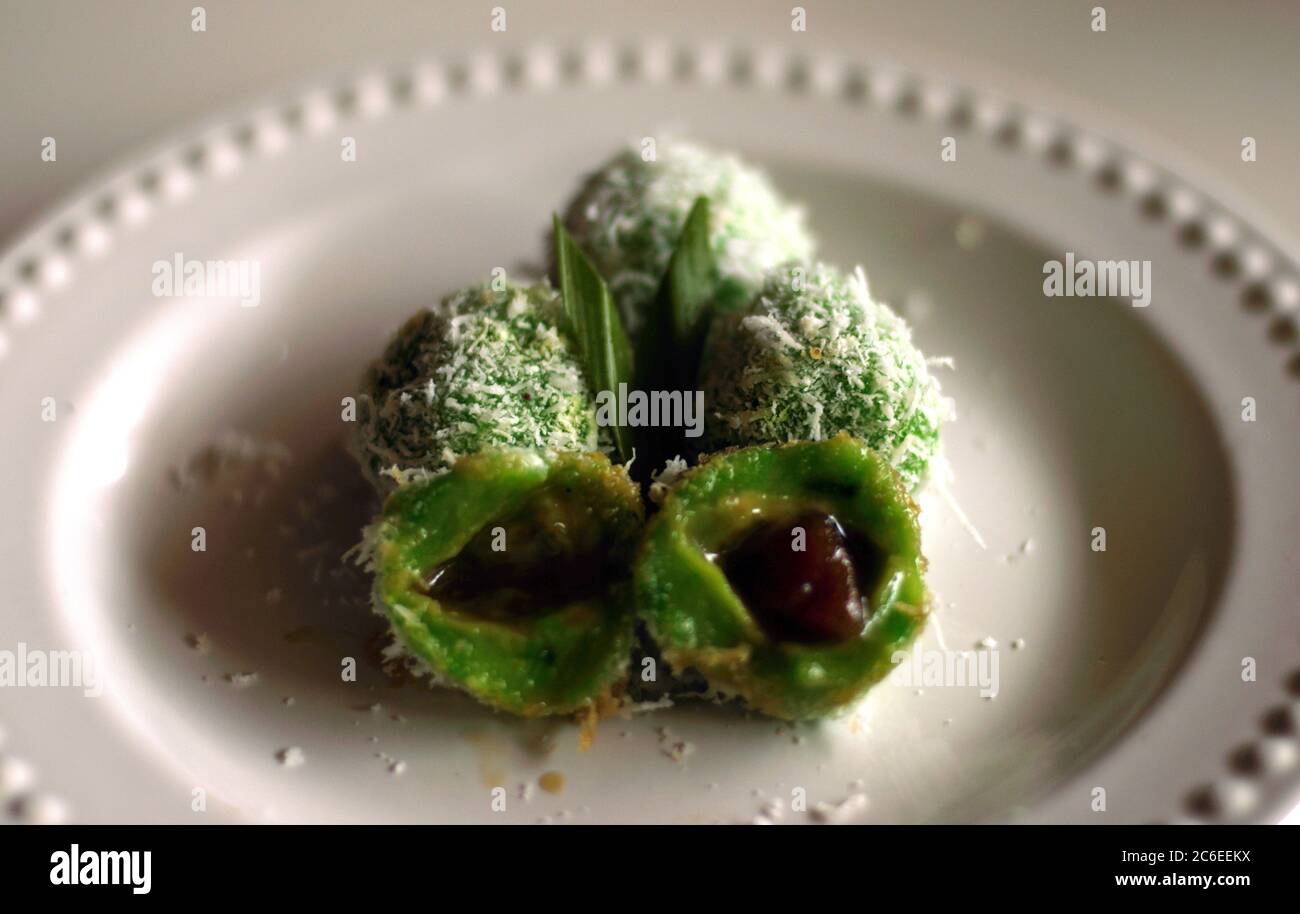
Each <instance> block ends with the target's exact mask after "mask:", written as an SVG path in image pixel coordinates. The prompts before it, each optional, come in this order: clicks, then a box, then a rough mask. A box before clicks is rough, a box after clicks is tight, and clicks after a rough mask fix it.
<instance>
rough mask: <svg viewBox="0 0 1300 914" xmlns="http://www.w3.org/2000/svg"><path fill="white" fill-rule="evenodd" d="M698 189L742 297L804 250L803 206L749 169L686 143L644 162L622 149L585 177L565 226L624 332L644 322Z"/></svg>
mask: <svg viewBox="0 0 1300 914" xmlns="http://www.w3.org/2000/svg"><path fill="white" fill-rule="evenodd" d="M699 196H705V197H708V198H709V208H710V209H709V212H710V221H711V223H712V224H711V226H710V240H711V241H712V245H713V252H714V256H715V257H716V259H717V264H718V268H719V271H720V273H721V274H722V276H723V277H726V278H730V279H732V280H734V281H736V282H737V283H739V284H740V285H741V286H742V288H743V289H744V290H745V292H746V294H745V295H744V297H745V298H748V297H749V295H750V294H752V293H753V292H754V291H755V290H756V289H757V288H758V284H759V282H760V281H761V279H762V276H763V274H764V272H766V271H767V270H768V269H770V268H771V267H774V266H776V265H778V264H781V263H785V262H787V261H791V260H796V261H802V260H807V259H809V258H811V257H812V256H813V248H814V245H813V240H812V237H811V236H810V235H809V233H808V230H807V229H806V228H805V227H804V214H803V209H802V208H801V207H798V206H795V205H793V204H790V203H788V202H786V201H785V200H783V199H782V198H781V197H780V196H779V195H778V194H777V192H776V190H775V189H774V188H773V187H772V184H771V182H770V181H769V180H768V178H767V176H766V175H765V174H764V173H763V172H762V171H760V170H758V169H757V168H754V167H752V166H750V165H747V164H745V163H744V162H742V161H741V160H740V159H739V158H737V157H736V156H734V155H730V154H727V153H720V152H715V151H713V150H710V149H706V148H704V147H702V146H697V145H695V144H693V143H685V142H668V141H665V142H661V143H659V144H658V147H657V150H656V158H655V161H653V162H647V161H645V160H644V159H643V158H642V155H641V151H640V149H639V148H638V147H631V148H628V149H626V150H624V151H622V152H620V153H619V154H618V155H616V156H614V158H613V159H611V160H610V161H609V162H608V163H606V164H605V165H604V166H603V167H602V168H600V169H599V170H598V171H597V172H596V173H595V174H593V175H592V176H591V177H589V178H588V179H587V181H586V182H585V184H584V185H583V187H582V188H581V189H580V190H579V192H578V194H577V196H576V197H575V198H574V199H573V201H572V202H571V203H570V204H569V207H568V211H567V213H566V216H565V227H566V228H567V229H568V230H569V233H570V234H571V235H572V236H573V238H574V240H575V241H577V243H578V244H579V246H581V247H582V249H583V250H584V251H585V252H586V253H587V256H589V257H590V258H591V259H592V262H593V263H594V264H595V266H596V269H597V270H599V271H600V274H601V275H602V276H603V277H604V278H605V281H606V282H607V283H608V284H609V288H610V291H611V292H612V293H613V295H614V298H615V299H616V300H617V301H618V304H619V309H620V310H621V311H622V313H623V320H624V323H625V324H626V326H627V330H628V333H629V334H635V333H636V332H637V330H638V329H639V328H640V327H641V325H642V324H643V323H644V315H645V311H646V308H647V307H648V305H649V303H650V302H651V301H652V300H653V298H654V295H655V291H656V290H657V289H658V286H659V282H660V280H661V279H662V278H663V274H664V271H665V270H666V269H667V268H668V260H669V258H670V257H671V256H672V252H673V248H674V247H675V246H676V244H677V239H678V236H679V235H680V234H681V231H682V226H683V225H684V224H685V223H686V217H687V215H688V214H689V213H690V210H691V206H692V205H693V204H694V203H695V199H696V197H699Z"/></svg>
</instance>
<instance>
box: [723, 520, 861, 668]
mask: <svg viewBox="0 0 1300 914" xmlns="http://www.w3.org/2000/svg"><path fill="white" fill-rule="evenodd" d="M799 530H802V531H803V533H802V536H798V535H797V534H798V532H799ZM799 545H802V546H803V548H802V549H799V548H798V546H799ZM885 559H886V556H885V553H884V552H883V551H882V550H881V549H880V547H878V546H877V545H876V544H875V543H873V542H872V541H871V540H870V539H869V538H868V537H866V536H863V535H862V534H860V533H858V532H856V531H853V530H847V531H846V530H845V528H844V527H843V526H842V525H841V524H840V522H839V521H838V520H837V519H836V518H835V517H834V516H833V515H830V514H824V513H821V512H817V511H810V512H805V513H803V514H800V515H797V516H795V517H793V518H788V519H783V520H781V521H779V522H778V521H767V522H764V523H761V524H758V525H756V526H755V527H752V528H750V529H749V530H747V531H746V532H745V535H744V536H743V538H742V539H740V540H739V541H738V542H736V543H735V544H734V545H733V546H732V547H731V548H729V549H727V550H725V551H724V552H723V553H722V554H720V555H719V556H718V559H717V561H718V563H719V564H720V566H721V567H722V570H723V572H724V573H725V574H726V576H727V580H728V581H729V582H730V584H731V587H732V589H733V590H735V592H736V594H737V595H738V596H739V597H740V598H741V600H742V601H744V604H745V607H746V609H748V611H749V613H750V615H751V616H753V618H754V620H755V621H756V622H757V623H758V625H759V627H761V628H762V629H763V631H764V632H765V633H766V634H767V636H768V637H769V638H771V639H772V640H774V641H785V642H792V643H795V644H828V643H836V642H841V641H847V640H850V639H852V638H856V637H857V636H858V635H860V634H862V629H863V627H864V626H865V625H866V623H867V619H868V617H869V616H870V600H871V595H872V594H873V593H875V591H876V589H877V587H878V586H879V583H880V578H881V575H882V573H883V572H884V568H885Z"/></svg>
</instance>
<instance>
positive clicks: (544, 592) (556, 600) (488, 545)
mask: <svg viewBox="0 0 1300 914" xmlns="http://www.w3.org/2000/svg"><path fill="white" fill-rule="evenodd" d="M601 539H602V537H601V530H600V529H599V525H598V524H596V523H594V522H593V520H592V518H591V517H590V516H589V515H588V513H587V512H586V511H585V509H584V507H583V506H582V505H580V504H574V503H572V502H570V501H568V500H566V499H564V498H563V497H562V495H559V494H558V493H556V492H553V491H550V490H543V492H542V493H540V494H539V495H538V496H535V497H533V498H531V499H530V500H529V501H528V502H527V503H526V504H525V505H523V507H521V508H520V509H518V510H517V511H515V512H513V513H512V514H510V515H507V516H505V517H502V518H499V519H497V520H494V521H492V522H491V523H489V524H487V525H486V526H484V527H483V528H482V529H481V530H479V531H478V532H477V533H476V534H474V536H473V538H472V539H470V541H469V542H468V543H466V544H465V547H464V548H463V549H462V550H461V551H460V553H459V554H458V555H456V557H455V558H453V559H451V560H450V561H448V562H445V563H443V564H442V565H440V566H438V567H437V568H435V569H433V571H432V572H430V573H429V574H428V575H426V577H425V586H424V593H425V595H426V596H428V597H430V598H432V599H435V600H437V601H438V602H440V603H443V604H444V605H447V606H448V607H450V608H452V609H455V610H457V611H459V612H465V613H470V614H473V615H477V616H480V617H482V618H485V619H489V620H494V621H511V620H522V619H530V618H537V617H540V616H544V615H546V614H548V613H551V612H554V611H556V610H559V609H563V608H564V607H566V606H569V605H571V604H573V603H576V602H579V601H585V600H591V599H596V598H599V597H600V596H602V595H603V594H604V593H605V592H606V591H608V589H609V586H610V584H611V582H612V581H613V580H614V579H615V577H616V576H617V573H618V568H617V564H618V563H617V562H616V561H614V560H613V559H612V557H611V556H610V555H609V554H608V550H607V549H606V548H605V546H604V544H603V543H602V542H601Z"/></svg>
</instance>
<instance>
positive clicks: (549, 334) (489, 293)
mask: <svg viewBox="0 0 1300 914" xmlns="http://www.w3.org/2000/svg"><path fill="white" fill-rule="evenodd" d="M564 327H565V319H564V313H563V309H562V307H561V303H560V297H559V295H558V293H557V292H556V291H555V290H554V289H552V288H551V287H550V285H548V284H546V283H541V284H538V285H533V286H521V285H515V284H512V283H505V282H503V283H500V284H499V287H498V288H494V287H493V286H492V285H490V284H484V285H475V286H470V287H468V288H465V289H462V290H461V291H459V292H456V293H454V294H452V295H449V296H447V297H446V298H444V299H443V300H442V301H441V302H440V303H439V304H438V305H437V306H435V307H432V308H427V309H425V310H422V311H420V312H419V313H417V314H415V315H414V316H412V317H411V318H410V319H409V320H407V322H406V323H405V324H404V325H403V326H402V328H401V330H400V331H398V333H397V335H396V336H395V337H394V338H393V340H392V341H391V342H390V343H389V344H388V347H387V349H386V350H385V352H384V354H383V356H382V357H381V358H380V359H379V360H378V361H376V362H375V363H374V364H373V365H372V366H371V367H370V369H369V371H367V373H366V376H365V378H364V380H363V382H362V396H361V397H360V398H359V401H358V416H357V420H358V421H357V430H356V435H355V438H354V449H355V451H356V453H357V456H358V458H359V460H360V462H361V465H362V467H363V468H364V469H365V471H366V473H367V475H368V476H369V477H370V479H371V480H372V482H374V483H375V484H376V485H377V486H378V487H379V488H380V489H381V491H388V490H391V489H392V488H394V486H395V485H397V484H398V483H401V482H410V481H412V480H415V479H419V478H422V477H427V476H430V475H436V474H439V473H442V472H445V471H446V470H447V469H449V468H450V467H451V466H452V465H453V464H455V462H456V460H457V458H459V457H461V456H464V455H469V454H476V453H478V452H480V451H483V450H487V449H490V448H500V447H516V448H531V449H535V450H537V451H539V452H542V453H561V452H583V451H595V450H598V449H599V444H600V441H599V438H600V436H599V435H598V428H597V425H596V419H595V408H594V401H593V399H592V395H591V393H590V391H589V390H588V388H587V383H586V380H585V376H584V374H583V369H582V364H581V362H580V360H579V357H578V352H577V347H576V346H575V345H574V343H573V342H572V340H571V339H570V338H569V336H568V335H567V333H566V332H565V331H564Z"/></svg>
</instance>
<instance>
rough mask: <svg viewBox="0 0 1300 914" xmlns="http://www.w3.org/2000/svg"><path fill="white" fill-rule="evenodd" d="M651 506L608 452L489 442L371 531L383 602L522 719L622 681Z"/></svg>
mask: <svg viewBox="0 0 1300 914" xmlns="http://www.w3.org/2000/svg"><path fill="white" fill-rule="evenodd" d="M643 518H644V508H643V507H642V504H641V499H640V493H639V491H638V489H637V487H636V485H635V484H634V483H633V482H632V481H631V480H630V479H629V478H628V476H627V472H626V470H625V469H624V468H623V467H622V466H619V465H616V464H611V463H610V461H609V459H608V458H607V457H605V456H604V455H603V454H598V453H589V454H558V455H555V456H553V457H552V458H550V459H549V460H548V459H545V458H543V457H541V456H539V455H538V454H536V453H534V452H531V451H526V450H513V449H511V450H494V451H485V452H481V453H479V454H474V455H471V456H468V457H463V458H461V459H460V460H458V461H457V462H456V463H455V464H454V465H453V466H452V467H451V468H450V469H449V470H448V471H447V472H446V473H444V474H442V475H439V476H436V477H433V478H429V479H425V480H421V481H417V482H413V483H410V484H408V485H405V486H402V487H400V488H398V489H397V490H396V491H395V492H394V493H393V494H392V495H391V496H389V498H388V500H387V502H386V503H385V505H384V510H383V514H382V515H381V517H380V518H379V520H378V521H377V522H376V524H375V525H374V526H373V527H372V528H371V530H370V534H369V537H368V540H367V542H368V545H369V548H370V555H371V560H372V563H373V566H374V569H375V593H374V598H375V605H376V609H377V610H378V611H379V612H381V613H382V614H384V615H385V616H387V617H388V619H389V621H390V622H391V623H392V627H393V633H394V635H395V637H396V640H397V643H398V644H400V645H401V646H402V647H403V648H404V650H405V651H406V652H407V653H408V654H409V655H410V656H411V657H413V658H414V659H415V660H417V661H418V665H423V666H427V668H428V671H430V672H431V673H432V674H433V675H434V676H435V677H436V678H437V679H438V680H439V681H440V682H442V683H444V684H447V685H450V686H453V687H456V688H460V689H463V690H465V691H466V692H469V693H470V694H471V695H473V696H474V697H475V698H477V699H478V700H480V701H482V702H484V703H485V704H488V705H491V706H492V707H495V708H499V709H501V710H503V711H509V712H511V713H513V714H519V715H523V716H526V717H538V716H542V715H548V714H568V713H572V712H575V711H580V710H583V709H587V708H592V707H595V706H596V705H597V704H598V703H599V702H600V701H601V700H602V699H604V698H606V697H609V696H611V695H612V694H613V693H614V692H616V691H617V690H618V689H619V688H620V687H621V682H622V679H623V676H624V673H625V671H626V667H627V663H628V658H629V653H630V648H631V643H632V632H633V626H634V614H633V612H632V597H631V588H630V582H629V580H628V575H629V568H630V563H631V559H632V555H633V552H634V550H635V547H636V542H637V538H638V536H639V534H640V532H641V525H642V520H643Z"/></svg>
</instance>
